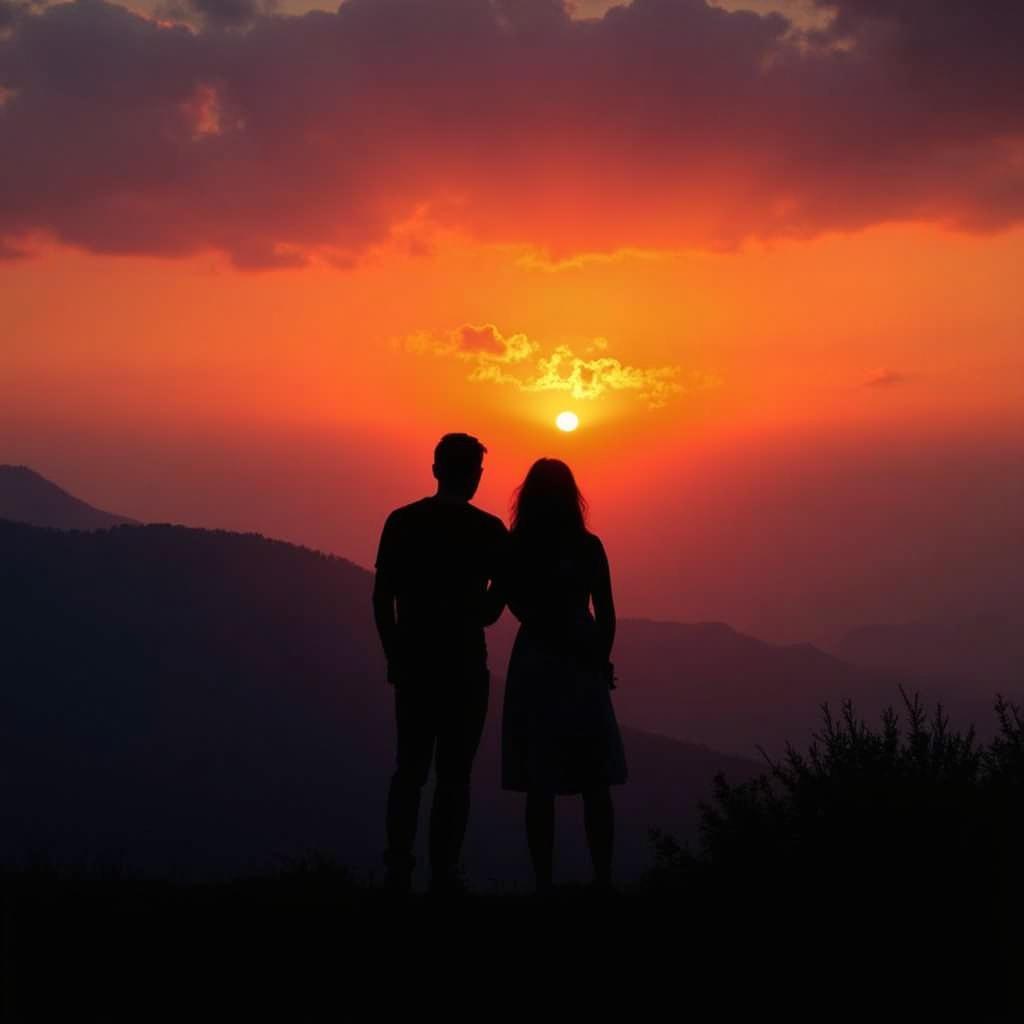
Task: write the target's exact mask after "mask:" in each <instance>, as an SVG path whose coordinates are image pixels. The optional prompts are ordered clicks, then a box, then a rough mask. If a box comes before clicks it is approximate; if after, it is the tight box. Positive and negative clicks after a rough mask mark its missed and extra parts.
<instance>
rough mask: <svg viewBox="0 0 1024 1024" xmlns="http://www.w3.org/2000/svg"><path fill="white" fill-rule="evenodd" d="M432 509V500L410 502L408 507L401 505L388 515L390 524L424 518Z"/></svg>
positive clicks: (422, 499)
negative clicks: (430, 508)
mask: <svg viewBox="0 0 1024 1024" xmlns="http://www.w3.org/2000/svg"><path fill="white" fill-rule="evenodd" d="M429 507H430V498H420V499H419V500H418V501H410V502H409V504H408V505H399V506H398V508H396V509H392V511H391V512H389V513H388V518H387V521H388V522H389V523H402V522H407V521H408V520H410V519H416V518H418V517H419V516H422V515H423V514H424V513H425V512H426V511H427V510H428V509H429Z"/></svg>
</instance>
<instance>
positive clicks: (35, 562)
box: [0, 523, 759, 882]
mask: <svg viewBox="0 0 1024 1024" xmlns="http://www.w3.org/2000/svg"><path fill="white" fill-rule="evenodd" d="M0 564H2V565H3V567H4V572H3V573H2V574H0V621H2V622H3V623H4V627H5V633H4V645H3V664H4V684H3V686H2V688H0V816H2V821H0V858H2V859H8V860H10V859H16V858H19V857H23V856H24V855H25V854H31V853H38V854H40V855H46V856H51V857H55V858H57V859H68V858H71V859H78V860H81V861H86V862H90V861H99V862H100V863H111V862H119V863H124V864H125V865H127V866H129V867H136V868H138V867H142V868H148V869H151V870H158V871H166V870H170V869H174V870H177V871H179V872H181V873H184V874H186V875H188V874H193V875H194V874H200V875H201V874H216V873H228V874H237V873H239V872H241V871H244V870H245V869H247V868H256V867H265V866H266V865H267V864H268V863H269V862H270V861H271V860H272V858H273V857H274V856H275V855H281V856H288V855H292V856H294V855H298V854H301V853H303V852H304V851H307V850H319V851H324V852H327V853H330V854H333V855H334V856H336V857H338V858H339V859H340V860H342V861H344V862H347V863H349V864H351V865H353V866H354V867H356V868H364V869H365V868H379V863H380V861H379V858H380V849H381V843H382V830H383V822H382V814H383V800H384V793H385V788H386V785H387V780H388V777H389V774H390V771H391V757H392V729H393V724H392V708H393V705H392V695H391V691H390V690H389V689H388V688H387V686H386V684H385V683H384V681H383V665H382V659H381V656H380V653H379V651H378V646H377V640H376V635H375V632H374V628H373V623H372V616H371V605H370V587H371V576H370V574H369V573H368V572H366V571H365V570H363V569H360V568H359V567H357V566H355V565H353V564H352V563H350V562H347V561H345V560H344V559H341V558H336V557H330V556H326V555H323V554H320V553H318V552H314V551H310V550H308V549H303V548H298V547H295V546H292V545H290V544H285V543H282V542H279V541H271V540H266V539H264V538H262V537H260V536H257V535H252V534H248V535H243V534H236V533H226V532H222V531H208V530H194V529H186V528H183V527H170V526H121V527H118V528H116V529H112V530H109V531H101V532H94V533H79V532H61V531H56V530H44V529H39V528H34V527H31V526H26V525H20V524H14V523H0ZM494 664H495V666H496V668H497V667H498V666H497V663H494ZM501 699H502V691H501V686H500V681H497V680H496V685H495V689H494V694H493V699H492V705H491V707H492V711H491V715H490V719H489V727H488V731H487V734H486V737H485V741H484V745H483V749H482V751H481V754H480V759H479V762H478V769H477V772H476V778H475V782H476V791H475V796H474V800H475V809H474V816H473V821H472V825H471V829H470V834H469V836H468V838H467V848H466V863H467V867H468V869H469V871H470V872H471V874H472V876H473V877H474V878H475V879H476V880H478V881H486V880H488V879H492V878H493V879H497V880H502V881H504V882H509V881H516V880H518V881H522V880H524V879H525V878H526V875H527V857H526V850H525V841H524V837H523V831H522V824H521V821H522V798H521V797H520V796H519V795H515V794H506V793H502V792H501V791H500V790H499V788H498V722H499V717H500V709H501ZM625 720H626V721H629V718H628V716H627V717H626V718H625ZM625 741H626V746H627V752H628V756H629V760H630V770H631V781H630V783H629V784H628V785H627V786H625V787H623V788H622V789H621V790H619V791H618V834H619V839H620V845H619V850H620V858H619V862H620V865H621V867H622V870H623V872H624V873H625V874H630V873H634V874H635V873H636V872H638V871H639V870H641V869H642V868H644V867H646V866H647V865H648V864H649V863H650V859H651V852H650V847H649V842H648V835H647V830H648V827H649V826H652V825H653V826H661V827H663V828H668V829H670V830H672V831H674V832H675V833H676V834H677V835H679V836H681V837H683V838H690V839H692V838H694V835H695V828H696V821H697V801H698V800H699V799H703V798H707V797H708V796H709V795H710V792H711V780H712V776H713V774H714V773H715V772H716V771H719V770H722V771H724V772H726V774H727V775H728V776H729V777H730V778H732V779H742V778H746V777H749V776H750V775H751V774H753V773H754V772H756V771H757V770H759V766H758V765H757V764H755V763H754V762H751V761H749V760H744V759H742V758H735V757H730V756H728V755H725V754H720V753H718V752H717V751H714V750H711V749H708V748H706V747H703V746H699V745H694V744H687V743H680V742H677V741H675V740H672V739H668V738H664V737H660V736H652V735H649V734H647V733H644V732H641V731H637V730H635V729H626V730H625ZM578 803H579V801H571V800H566V801H564V802H562V813H561V814H560V826H561V828H560V838H559V843H560V847H559V856H560V864H561V865H562V866H563V867H564V868H565V869H566V870H568V871H570V872H571V873H575V875H576V876H577V877H583V875H584V858H585V853H584V846H583V837H582V826H581V824H580V821H579V808H578V806H577V805H578ZM424 820H425V814H424Z"/></svg>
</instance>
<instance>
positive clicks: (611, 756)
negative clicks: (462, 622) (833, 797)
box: [502, 459, 626, 892]
mask: <svg viewBox="0 0 1024 1024" xmlns="http://www.w3.org/2000/svg"><path fill="white" fill-rule="evenodd" d="M585 516H586V503H585V501H584V500H583V496H582V495H581V494H580V491H579V488H578V487H577V486H576V480H575V479H574V477H573V475H572V471H571V470H570V469H569V467H568V466H567V465H566V464H565V463H564V462H560V461H559V460H558V459H539V460H538V461H537V462H535V463H534V464H533V466H532V467H531V468H530V471H529V473H527V475H526V479H525V480H524V481H523V483H522V484H521V485H520V487H519V489H518V490H517V492H516V495H515V499H514V502H513V510H512V531H511V539H510V554H511V557H510V569H509V577H508V606H509V608H510V609H511V611H512V614H513V615H515V617H516V618H517V619H519V621H520V623H521V625H520V627H519V632H518V634H517V636H516V641H515V645H514V646H513V648H512V657H511V659H510V661H509V667H508V679H507V683H506V689H505V707H504V714H503V716H502V787H503V788H504V789H510V790H515V791H518V792H525V793H526V835H527V841H528V844H529V848H530V858H531V860H532V862H533V870H534V875H535V877H536V883H537V890H538V891H539V892H544V891H547V890H548V889H549V888H550V887H551V868H552V849H553V846H554V826H555V795H556V794H566V793H579V794H582V796H583V810H584V823H585V828H586V834H587V844H588V846H589V847H590V855H591V859H592V861H593V865H594V881H595V885H596V886H598V887H600V888H606V887H608V886H610V884H611V867H612V846H613V841H614V833H615V817H614V809H613V806H612V799H611V793H610V792H609V788H608V787H609V786H612V785H618V784H621V783H623V782H625V781H626V759H625V755H624V753H623V749H622V739H621V737H620V735H619V727H618V724H617V722H616V720H615V712H614V710H613V708H612V702H611V697H610V694H609V691H610V690H611V689H612V688H613V686H614V675H613V671H612V665H611V661H610V657H611V650H612V643H613V641H614V639H615V606H614V604H613V602H612V586H611V575H610V572H609V569H608V559H607V557H606V556H605V552H604V546H603V545H602V544H601V541H600V540H599V539H598V538H597V537H596V536H595V535H594V534H592V533H590V532H589V531H588V530H587V527H586V519H585ZM591 604H593V614H591V610H590V609H591Z"/></svg>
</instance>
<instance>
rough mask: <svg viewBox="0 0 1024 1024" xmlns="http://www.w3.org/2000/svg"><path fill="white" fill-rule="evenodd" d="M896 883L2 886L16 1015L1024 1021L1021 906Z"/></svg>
mask: <svg viewBox="0 0 1024 1024" xmlns="http://www.w3.org/2000/svg"><path fill="white" fill-rule="evenodd" d="M901 884H903V883H902V882H900V881H897V882H896V884H895V885H894V888H893V890H892V892H891V893H889V894H885V895H884V898H881V899H879V900H874V899H873V897H872V896H871V894H864V893H858V891H857V886H856V881H855V880H853V882H852V883H850V884H845V883H842V882H838V883H837V884H836V886H835V887H834V888H832V889H830V890H823V891H821V892H820V893H818V894H817V896H816V897H815V896H808V895H807V894H804V895H803V896H801V897H799V898H797V899H790V898H789V897H788V896H787V893H786V885H787V883H785V882H782V881H780V884H779V885H778V886H776V887H774V888H773V887H771V886H765V885H763V884H761V883H758V885H757V886H755V887H748V891H746V892H739V891H736V887H735V886H734V885H730V886H729V887H728V888H726V887H724V886H723V885H722V884H721V883H720V882H718V881H716V879H715V878H714V877H713V875H711V874H709V873H700V872H697V873H694V874H693V875H692V876H689V877H680V876H678V875H676V876H673V877H672V878H670V879H665V878H659V876H658V873H657V872H654V873H653V874H652V875H650V876H648V878H646V879H645V880H644V882H643V883H639V884H636V885H634V886H632V887H630V888H628V889H623V890H620V891H619V892H618V893H617V894H614V895H612V896H599V895H596V894H594V893H592V892H590V891H589V890H587V889H585V888H582V887H569V888H564V889H560V890H557V891H556V893H555V894H554V896H553V897H551V898H549V899H546V900H539V899H538V898H536V897H534V896H532V895H530V894H529V893H525V892H519V891H514V890H513V891H500V890H492V891H489V892H475V893H470V894H467V895H465V896H461V897H458V898H449V899H438V898H432V897H429V896H426V895H414V896H412V897H409V898H407V899H405V900H396V899H395V898H394V897H391V896H389V895H388V894H387V893H385V892H384V891H383V890H382V889H380V888H379V887H375V886H373V885H368V884H365V883H361V882H354V881H353V880H352V879H350V877H349V876H348V874H347V873H346V872H345V871H344V870H343V869H341V868H338V867H336V866H334V865H331V864H329V863H317V862H311V863H306V864H299V865H294V866H292V867H289V868H287V869H285V870H282V871H280V872H278V873H276V874H274V875H270V876H265V877H262V878H255V879H248V880H244V881H237V882H228V883H217V884H211V885H189V886H180V885H175V884H171V883H165V882H160V881H154V880H143V879H137V878H136V879H133V878H127V877H120V876H117V875H113V874H110V875H106V876H104V875H103V874H101V873H100V874H97V873H91V874H88V875H87V874H82V873H77V874H67V873H58V872H54V871H52V870H46V869H34V870H18V871H8V872H7V873H5V874H3V875H2V876H0V893H2V924H3V933H2V943H3V945H2V967H3V971H2V1003H0V1008H2V1013H0V1019H2V1020H3V1021H5V1022H6V1021H12V1022H17V1021H35V1020H47V1021H48V1020H72V1019H73V1020H115V1019H127V1020H136V1021H148V1020H161V1019H165V1018H172V1017H173V1018H176V1019H179V1020H207V1019H211V1020H212V1019H220V1020H238V1019H243V1018H255V1017H257V1016H258V1017H259V1018H260V1019H264V1018H267V1017H269V1018H276V1019H280V1020H288V1021H291V1020H320V1019H326V1018H329V1017H334V1018H338V1017H348V1018H352V1019H355V1020H360V1021H362V1020H370V1019H373V1018H378V1017H380V1018H383V1019H391V1018H393V1017H395V1016H397V1015H403V1016H404V1015H407V1014H409V1013H412V1014H416V1015H419V1016H422V1017H424V1018H430V1019H433V1018H438V1019H442V1020H444V1019H452V1018H455V1019H461V1018H463V1017H470V1016H473V1017H478V1018H479V1017H488V1018H489V1017H493V1016H495V1015H500V1016H501V1017H506V1016H508V1015H510V1014H513V1013H514V1014H528V1015H530V1016H531V1017H538V1018H540V1019H547V1018H548V1017H551V1016H564V1017H568V1016H570V1015H571V1016H573V1017H580V1016H581V1015H584V1014H585V1015H586V1016H588V1017H596V1018H598V1019H601V1020H604V1019H615V1018H618V1017H622V1018H628V1019H630V1020H636V1019H642V1018H645V1017H650V1016H652V1015H654V1014H657V1015H659V1016H663V1015H670V1016H672V1017H678V1018H680V1019H687V1018H690V1019H694V1017H695V1016H696V1019H699V1020H723V1021H728V1020H734V1019H736V1020H739V1019H744V1020H746V1019H753V1018H754V1017H755V1016H756V1018H758V1019H775V1018H776V1017H778V1018H779V1019H786V1018H788V1019H790V1020H814V1021H832V1020H874V1021H879V1020H882V1021H884V1020H908V1021H917V1020H921V1021H923V1020H931V1021H933V1020H968V1021H1017V1020H1020V1019H1021V1010H1020V1006H1021V1003H1020V992H1021V989H1020V983H1021V981H1022V980H1024V974H1022V971H1024V966H1022V965H1024V945H1022V943H1021V941H1020V927H1021V924H1022V922H1021V921H1020V920H1019V919H1018V918H1017V917H1016V910H1015V909H1014V908H1009V907H1008V908H1007V910H1006V914H1000V915H997V918H998V919H996V920H993V919H986V918H984V917H982V918H979V919H977V920H975V919H970V920H969V919H967V918H964V917H963V915H962V914H958V913H957V912H955V911H951V909H950V908H949V907H948V906H945V905H944V904H943V900H942V894H941V893H934V894H931V897H930V898H929V897H928V896H927V895H925V898H923V899H919V898H917V897H915V896H914V895H913V892H912V890H910V891H908V900H909V902H908V903H901V901H900V900H899V898H898V896H897V893H898V892H899V890H900V886H901ZM907 884H912V883H909V882H907ZM918 895H919V896H920V895H922V894H918ZM928 907H931V908H932V909H931V910H930V911H929V910H927V908H928ZM922 908H924V909H922ZM908 910H909V911H910V912H911V916H909V917H908Z"/></svg>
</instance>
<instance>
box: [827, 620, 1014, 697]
mask: <svg viewBox="0 0 1024 1024" xmlns="http://www.w3.org/2000/svg"><path fill="white" fill-rule="evenodd" d="M836 650H837V653H838V654H840V655H841V656H842V657H843V658H846V659H847V660H849V661H852V662H855V663H857V664H858V665H865V666H868V667H870V668H875V669H883V670H889V671H897V672H903V673H906V674H907V675H909V676H927V675H933V676H959V677H961V678H962V679H964V680H975V681H978V682H982V683H987V684H989V685H991V686H1005V687H1011V688H1015V689H1020V688H1021V687H1022V686H1024V625H1022V624H1021V623H1019V622H1014V621H1012V620H1011V619H1009V618H1007V617H1006V616H1000V615H978V616H976V617H974V618H970V619H955V620H950V621H947V622H909V623H900V624H890V625H873V626H862V627H861V628H859V629H855V630H851V631H850V632H849V633H847V634H846V636H845V637H843V639H842V640H841V641H840V643H839V644H838V646H837V648H836Z"/></svg>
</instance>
